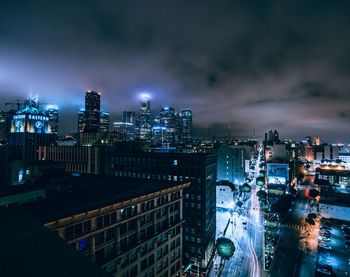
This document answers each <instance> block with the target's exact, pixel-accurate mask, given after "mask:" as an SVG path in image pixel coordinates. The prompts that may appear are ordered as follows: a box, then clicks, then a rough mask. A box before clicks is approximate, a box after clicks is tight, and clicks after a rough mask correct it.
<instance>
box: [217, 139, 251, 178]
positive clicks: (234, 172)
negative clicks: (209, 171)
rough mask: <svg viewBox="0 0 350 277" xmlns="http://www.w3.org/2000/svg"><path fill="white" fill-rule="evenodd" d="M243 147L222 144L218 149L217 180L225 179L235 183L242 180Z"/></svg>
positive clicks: (243, 173) (243, 164) (243, 174)
mask: <svg viewBox="0 0 350 277" xmlns="http://www.w3.org/2000/svg"><path fill="white" fill-rule="evenodd" d="M245 166H246V163H245V149H244V148H236V147H234V146H231V145H222V146H220V148H219V150H218V163H217V180H218V181H220V180H226V181H229V182H231V183H234V184H236V185H239V184H242V183H243V182H244V176H245Z"/></svg>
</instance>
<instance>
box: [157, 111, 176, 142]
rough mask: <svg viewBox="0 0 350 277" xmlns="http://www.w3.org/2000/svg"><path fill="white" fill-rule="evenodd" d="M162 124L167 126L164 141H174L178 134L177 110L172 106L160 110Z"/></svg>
mask: <svg viewBox="0 0 350 277" xmlns="http://www.w3.org/2000/svg"><path fill="white" fill-rule="evenodd" d="M159 117H160V126H161V127H164V128H165V136H163V137H164V141H163V142H169V143H174V142H175V140H176V138H177V136H176V117H175V110H174V108H172V107H164V108H162V109H161V110H160V113H159Z"/></svg>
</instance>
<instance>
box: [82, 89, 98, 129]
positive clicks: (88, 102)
mask: <svg viewBox="0 0 350 277" xmlns="http://www.w3.org/2000/svg"><path fill="white" fill-rule="evenodd" d="M100 110H101V94H100V93H99V92H96V91H91V90H89V91H87V92H86V93H85V128H84V132H98V131H100V112H101V111H100Z"/></svg>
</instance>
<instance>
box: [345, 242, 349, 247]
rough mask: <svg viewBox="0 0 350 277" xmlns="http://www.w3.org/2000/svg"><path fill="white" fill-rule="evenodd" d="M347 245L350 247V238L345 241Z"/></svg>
mask: <svg viewBox="0 0 350 277" xmlns="http://www.w3.org/2000/svg"><path fill="white" fill-rule="evenodd" d="M345 247H346V248H350V241H349V240H347V241H345Z"/></svg>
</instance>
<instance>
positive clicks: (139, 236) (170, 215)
mask: <svg viewBox="0 0 350 277" xmlns="http://www.w3.org/2000/svg"><path fill="white" fill-rule="evenodd" d="M64 181H65V182H64V183H62V184H59V183H57V181H56V183H55V185H56V186H59V185H61V186H62V187H67V184H68V187H69V188H70V190H71V191H73V192H75V193H73V195H74V194H76V196H75V197H74V196H72V193H66V194H64V193H61V194H60V196H59V197H57V198H55V196H52V197H51V198H50V199H44V200H41V201H36V202H34V203H29V204H26V205H24V206H22V207H23V210H24V211H26V212H27V213H29V214H30V215H31V216H33V217H34V218H36V219H38V220H39V221H40V222H41V223H42V224H43V225H44V227H46V228H47V229H48V230H50V231H51V232H53V233H55V234H56V235H58V236H59V237H61V238H62V239H63V240H65V241H66V242H67V243H68V244H70V245H72V247H73V248H75V249H76V250H77V251H79V252H81V253H82V254H83V255H85V256H87V257H88V258H89V259H91V261H93V262H95V263H96V264H98V265H99V266H101V267H102V268H103V269H104V270H106V271H107V272H109V273H110V274H111V276H116V277H120V276H130V277H131V276H132V277H143V276H159V277H160V276H169V277H176V276H180V275H181V269H182V245H183V241H182V232H183V227H182V225H183V222H184V221H183V201H184V200H183V196H184V195H183V190H184V189H186V188H188V187H189V186H190V183H189V182H182V183H178V184H176V185H174V184H173V183H171V182H167V181H157V182H156V181H153V180H152V181H149V180H140V179H139V180H135V179H128V178H116V177H113V176H108V177H107V176H103V177H101V176H93V175H92V176H91V175H88V176H80V177H70V179H68V180H64Z"/></svg>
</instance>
